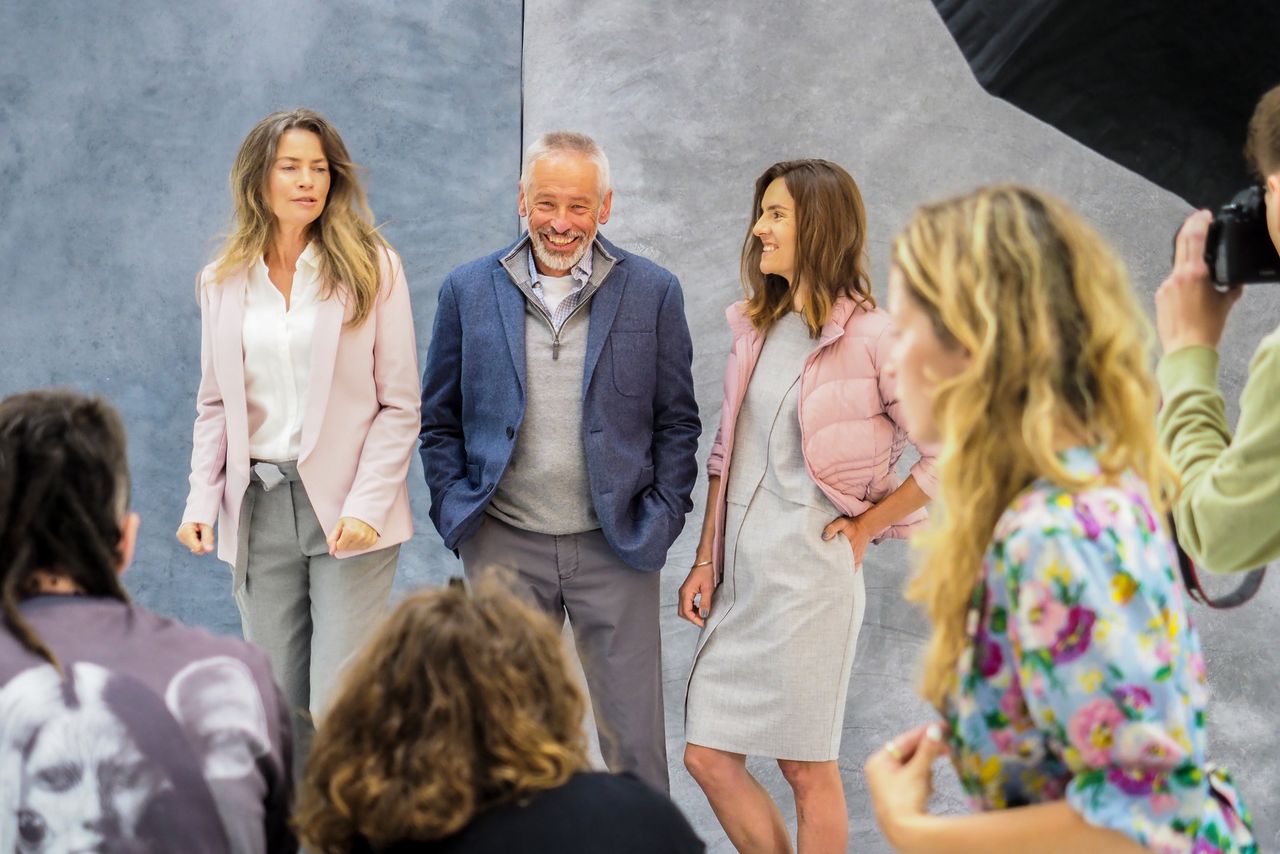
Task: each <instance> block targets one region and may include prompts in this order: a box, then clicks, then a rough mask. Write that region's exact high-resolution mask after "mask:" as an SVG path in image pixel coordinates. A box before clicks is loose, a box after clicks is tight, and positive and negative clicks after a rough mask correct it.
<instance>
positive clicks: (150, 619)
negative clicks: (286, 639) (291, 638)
mask: <svg viewBox="0 0 1280 854" xmlns="http://www.w3.org/2000/svg"><path fill="white" fill-rule="evenodd" d="M125 608H126V609H127V619H128V620H129V622H130V623H131V624H132V629H133V632H132V633H133V634H134V635H135V636H138V637H140V638H145V639H146V643H147V645H148V646H149V647H151V648H154V649H158V650H168V651H169V654H171V655H173V656H174V658H175V659H190V660H191V661H197V660H207V659H214V658H224V659H235V660H237V661H239V662H240V663H241V664H244V665H245V666H247V667H248V668H249V669H250V670H251V671H252V672H253V673H254V675H255V677H257V679H258V681H263V680H268V681H269V680H270V673H271V668H270V664H269V663H268V660H267V656H266V653H264V652H263V651H262V650H261V649H259V648H258V647H256V646H254V645H253V644H251V643H248V642H246V641H243V640H240V639H239V638H235V637H230V636H229V635H218V634H214V633H213V632H210V631H209V630H208V629H205V628H203V627H201V626H191V625H187V624H186V623H183V622H182V621H180V620H177V619H174V618H173V617H166V616H164V615H163V614H157V613H156V612H154V611H151V610H149V609H147V608H144V607H142V606H141V605H136V604H133V603H129V604H127V605H125Z"/></svg>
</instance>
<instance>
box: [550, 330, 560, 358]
mask: <svg viewBox="0 0 1280 854" xmlns="http://www.w3.org/2000/svg"><path fill="white" fill-rule="evenodd" d="M559 358H560V336H559V335H557V336H556V337H554V338H552V339H551V361H553V362H554V361H556V360H558V359H559Z"/></svg>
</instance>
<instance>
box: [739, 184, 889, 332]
mask: <svg viewBox="0 0 1280 854" xmlns="http://www.w3.org/2000/svg"><path fill="white" fill-rule="evenodd" d="M778 178H781V179H782V181H783V183H784V184H786V187H787V192H788V193H790V194H791V198H793V199H794V200H795V203H796V270H795V277H794V278H795V281H794V282H791V283H788V282H787V280H786V279H784V278H783V277H782V276H778V275H774V274H772V273H770V274H768V275H766V274H764V273H761V272H760V255H761V252H762V249H761V243H760V238H758V237H756V236H755V232H754V229H755V224H756V221H757V220H758V219H759V218H760V214H761V212H762V206H763V204H764V202H763V199H764V194H765V191H766V190H768V189H769V185H770V184H772V183H773V182H774V181H775V180H777V179H778ZM751 211H752V213H751V221H750V222H749V223H748V224H747V236H746V239H745V240H743V242H742V286H743V289H744V290H745V291H746V294H747V317H748V318H749V319H750V320H751V325H752V326H754V327H755V328H756V330H757V331H759V332H768V331H769V327H771V326H773V324H774V323H776V322H777V321H778V320H779V319H780V318H782V317H783V316H785V315H786V314H787V313H789V312H790V311H791V302H792V293H793V291H794V289H795V288H797V287H799V285H800V282H801V281H802V280H803V282H804V284H805V291H804V293H802V294H801V299H802V302H803V305H804V307H803V310H802V311H801V315H802V316H803V317H804V320H805V324H806V325H807V326H808V327H809V333H810V334H811V335H812V336H813V337H815V338H816V337H817V336H818V333H819V332H820V331H821V329H822V325H823V324H824V323H826V322H827V319H828V318H829V317H830V316H831V309H832V307H833V306H835V303H836V300H837V299H839V298H840V297H842V296H845V297H848V298H850V299H852V300H854V301H855V302H857V303H858V304H859V305H862V306H865V307H866V308H875V304H876V301H875V298H874V297H872V296H871V277H870V276H869V275H868V274H867V266H866V264H867V259H866V253H865V252H864V248H865V246H866V242H867V211H866V207H865V206H864V205H863V203H862V193H861V191H859V190H858V184H857V182H856V181H854V180H853V176H851V175H850V174H849V173H848V172H846V171H845V170H844V169H843V168H842V167H841V166H840V165H838V164H836V163H832V162H831V161H829V160H784V161H782V162H780V163H775V164H773V165H772V166H770V167H769V168H768V169H766V170H765V171H764V174H762V175H761V176H760V177H759V178H757V179H756V190H755V198H754V199H753V200H752V202H751Z"/></svg>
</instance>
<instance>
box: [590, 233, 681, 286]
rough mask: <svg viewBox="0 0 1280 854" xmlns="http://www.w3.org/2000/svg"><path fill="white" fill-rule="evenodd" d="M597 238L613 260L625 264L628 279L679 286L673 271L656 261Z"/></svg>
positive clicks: (602, 238)
mask: <svg viewBox="0 0 1280 854" xmlns="http://www.w3.org/2000/svg"><path fill="white" fill-rule="evenodd" d="M598 240H599V241H600V245H601V247H603V249H604V251H605V252H607V253H608V254H609V255H610V256H612V257H613V259H614V260H615V262H617V263H620V264H624V265H625V266H626V270H627V276H628V278H629V279H630V278H640V279H642V280H647V281H652V282H655V283H658V284H661V285H663V286H667V285H671V284H675V285H676V286H679V280H678V279H677V278H676V275H675V273H672V272H671V271H670V270H668V269H667V268H666V267H664V266H662V265H661V264H659V263H658V262H657V261H654V260H652V259H650V258H647V257H645V256H644V255H640V254H638V253H635V252H630V251H628V250H626V249H623V248H622V247H621V246H618V245H616V244H614V243H611V242H609V241H608V240H605V239H604V237H599V238H598Z"/></svg>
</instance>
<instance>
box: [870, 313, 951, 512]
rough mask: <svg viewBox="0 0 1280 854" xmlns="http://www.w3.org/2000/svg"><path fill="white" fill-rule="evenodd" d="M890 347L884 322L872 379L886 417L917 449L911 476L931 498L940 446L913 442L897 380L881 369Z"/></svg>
mask: <svg viewBox="0 0 1280 854" xmlns="http://www.w3.org/2000/svg"><path fill="white" fill-rule="evenodd" d="M892 349H893V328H892V327H891V326H888V325H886V326H885V328H884V331H883V332H881V333H880V337H879V338H877V339H876V351H875V360H876V382H877V383H878V385H879V386H880V402H881V403H882V404H883V405H884V409H885V412H887V413H888V414H889V418H890V419H891V420H892V421H893V423H894V424H895V425H897V427H898V429H900V430H902V431H903V432H904V433H906V434H907V438H908V439H910V440H911V444H912V445H914V446H915V448H916V450H917V451H919V452H920V459H918V460H916V463H915V465H913V466H912V467H911V476H912V477H914V478H915V480H916V485H917V486H919V487H920V489H921V490H923V491H924V494H925V495H927V496H929V497H930V498H933V497H934V496H935V495H936V494H937V492H938V472H937V459H938V452H939V450H940V448H938V446H937V445H922V444H921V443H919V442H917V441H916V440H915V438H914V437H913V436H912V435H911V431H910V430H909V429H908V428H907V424H906V421H905V419H904V415H903V412H902V402H901V401H900V400H898V391H897V383H896V382H895V381H894V379H893V377H891V376H889V375H888V372H887V371H885V370H884V365H885V364H887V363H888V360H889V352H890V351H891V350H892Z"/></svg>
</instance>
